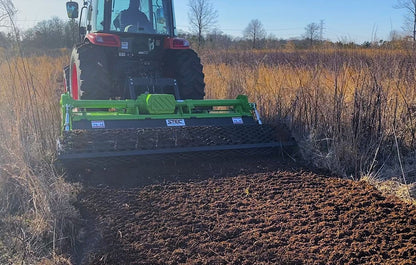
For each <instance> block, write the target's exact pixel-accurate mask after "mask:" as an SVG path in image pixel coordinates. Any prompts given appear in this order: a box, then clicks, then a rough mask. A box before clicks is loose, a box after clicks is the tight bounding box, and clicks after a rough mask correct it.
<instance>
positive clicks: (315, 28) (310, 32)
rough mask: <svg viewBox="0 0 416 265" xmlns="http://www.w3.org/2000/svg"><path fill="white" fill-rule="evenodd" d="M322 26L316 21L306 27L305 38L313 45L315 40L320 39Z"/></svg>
mask: <svg viewBox="0 0 416 265" xmlns="http://www.w3.org/2000/svg"><path fill="white" fill-rule="evenodd" d="M320 29H321V27H320V26H319V25H318V24H316V23H310V24H308V25H306V27H305V35H304V37H305V39H307V40H309V41H310V44H311V46H312V45H313V41H314V40H317V39H319V35H320Z"/></svg>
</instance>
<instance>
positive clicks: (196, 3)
mask: <svg viewBox="0 0 416 265" xmlns="http://www.w3.org/2000/svg"><path fill="white" fill-rule="evenodd" d="M188 5H189V8H190V10H189V12H188V18H189V23H190V24H191V28H192V30H193V31H195V32H197V34H198V45H199V46H201V44H202V34H204V33H205V32H207V31H209V30H210V29H211V28H212V27H213V26H214V25H215V23H217V18H218V12H217V10H215V9H214V7H213V5H212V3H211V1H210V0H189V3H188Z"/></svg>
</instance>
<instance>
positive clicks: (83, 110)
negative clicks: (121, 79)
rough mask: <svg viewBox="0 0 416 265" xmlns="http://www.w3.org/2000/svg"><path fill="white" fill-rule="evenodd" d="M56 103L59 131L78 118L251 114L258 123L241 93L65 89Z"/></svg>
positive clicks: (245, 115)
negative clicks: (124, 95) (91, 95)
mask: <svg viewBox="0 0 416 265" xmlns="http://www.w3.org/2000/svg"><path fill="white" fill-rule="evenodd" d="M60 103H61V108H62V130H63V131H70V130H72V129H73V128H74V127H73V124H74V123H76V122H79V121H91V122H92V121H128V120H130V121H131V120H136V121H140V120H168V119H184V120H185V119H205V120H206V119H219V118H235V121H236V122H238V118H243V117H246V118H253V117H254V118H255V119H256V121H257V123H258V124H261V120H260V117H259V115H258V112H257V111H256V105H255V104H254V103H249V102H248V98H247V96H244V95H239V96H238V97H237V98H236V99H222V100H212V99H208V100H175V98H174V96H173V95H170V94H142V95H140V96H139V97H138V98H137V99H136V100H132V99H126V100H74V99H72V97H71V96H70V95H69V94H68V93H67V94H63V95H62V96H61V102H60ZM208 125H211V124H208ZM133 127H134V126H133Z"/></svg>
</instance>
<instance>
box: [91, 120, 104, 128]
mask: <svg viewBox="0 0 416 265" xmlns="http://www.w3.org/2000/svg"><path fill="white" fill-rule="evenodd" d="M91 127H92V128H93V129H104V128H105V123H104V121H91Z"/></svg>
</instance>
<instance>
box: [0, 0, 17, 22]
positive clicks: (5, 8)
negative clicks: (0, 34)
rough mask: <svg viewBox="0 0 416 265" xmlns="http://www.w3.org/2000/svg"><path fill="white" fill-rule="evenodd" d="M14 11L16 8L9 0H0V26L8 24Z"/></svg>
mask: <svg viewBox="0 0 416 265" xmlns="http://www.w3.org/2000/svg"><path fill="white" fill-rule="evenodd" d="M15 13H16V9H15V8H14V5H13V2H12V1H11V0H0V27H6V26H8V24H10V22H11V19H12V17H13V16H14V14H15Z"/></svg>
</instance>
